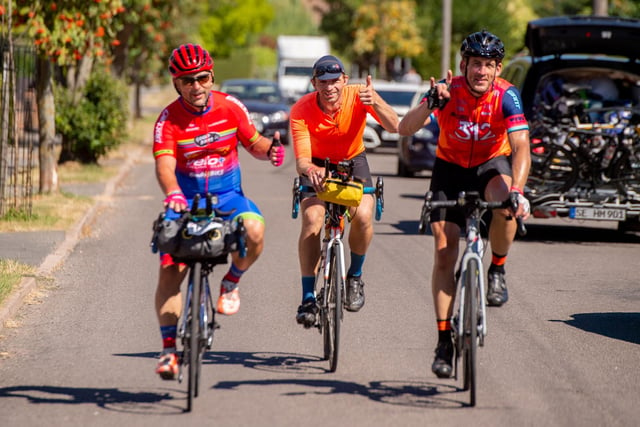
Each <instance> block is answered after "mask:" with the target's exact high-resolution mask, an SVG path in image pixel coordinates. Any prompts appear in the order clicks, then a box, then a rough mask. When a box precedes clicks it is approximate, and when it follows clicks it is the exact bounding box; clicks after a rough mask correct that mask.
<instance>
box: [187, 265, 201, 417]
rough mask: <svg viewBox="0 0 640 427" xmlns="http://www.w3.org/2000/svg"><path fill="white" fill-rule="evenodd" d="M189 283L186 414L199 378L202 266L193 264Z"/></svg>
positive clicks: (194, 396) (196, 390) (191, 403)
mask: <svg viewBox="0 0 640 427" xmlns="http://www.w3.org/2000/svg"><path fill="white" fill-rule="evenodd" d="M189 282H190V283H191V284H192V288H193V289H192V292H191V302H190V304H189V310H190V311H191V314H190V315H189V326H188V327H189V340H188V342H189V351H188V354H189V355H188V357H189V359H188V360H189V369H188V371H189V373H188V375H189V380H188V385H187V387H188V390H187V412H190V411H191V409H192V408H193V399H195V398H196V397H197V396H198V380H199V376H200V362H201V360H202V358H201V354H202V353H201V349H200V292H201V290H202V265H201V264H200V263H199V262H196V263H194V265H193V266H192V267H191V270H190V271H189Z"/></svg>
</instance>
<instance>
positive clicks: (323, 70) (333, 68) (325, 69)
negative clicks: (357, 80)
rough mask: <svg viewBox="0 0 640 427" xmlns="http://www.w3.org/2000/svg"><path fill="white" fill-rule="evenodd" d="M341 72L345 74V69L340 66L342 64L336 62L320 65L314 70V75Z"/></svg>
mask: <svg viewBox="0 0 640 427" xmlns="http://www.w3.org/2000/svg"><path fill="white" fill-rule="evenodd" d="M335 73H341V74H344V70H343V69H342V67H341V66H340V64H338V63H335V64H331V65H319V66H317V67H316V68H314V70H313V77H320V76H324V75H325V74H335Z"/></svg>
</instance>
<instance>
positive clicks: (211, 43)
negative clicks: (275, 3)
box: [199, 0, 274, 58]
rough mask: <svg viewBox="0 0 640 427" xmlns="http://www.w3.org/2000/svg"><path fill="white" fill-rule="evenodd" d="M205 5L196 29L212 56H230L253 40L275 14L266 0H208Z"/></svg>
mask: <svg viewBox="0 0 640 427" xmlns="http://www.w3.org/2000/svg"><path fill="white" fill-rule="evenodd" d="M206 6H207V7H206V10H205V11H204V14H203V15H204V16H205V17H204V18H202V20H201V21H200V25H199V32H200V35H201V37H202V41H203V43H204V44H205V46H206V47H207V49H208V50H209V52H210V53H211V54H212V55H213V56H214V57H225V58H226V57H229V56H230V55H231V52H232V51H233V49H236V48H240V47H246V46H248V45H249V44H250V43H251V42H254V41H255V39H256V38H257V35H258V34H259V33H261V32H262V30H263V29H264V28H265V26H266V25H267V24H268V23H269V22H270V21H271V20H272V19H273V15H274V11H273V8H272V7H271V5H270V4H269V2H268V1H267V0H244V1H241V2H239V1H236V0H209V2H208V3H207V4H206Z"/></svg>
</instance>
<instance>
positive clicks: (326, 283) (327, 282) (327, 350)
mask: <svg viewBox="0 0 640 427" xmlns="http://www.w3.org/2000/svg"><path fill="white" fill-rule="evenodd" d="M352 169H353V164H352V162H340V163H338V165H337V172H336V173H335V174H334V175H333V177H334V178H337V179H340V180H341V181H343V182H344V183H345V185H348V183H350V182H352V179H353V176H352ZM325 171H327V173H329V168H328V165H326V166H325ZM328 177H329V175H327V177H326V178H328ZM325 181H326V180H325ZM383 191H384V183H383V180H382V177H378V179H377V181H376V186H375V187H362V194H373V195H374V196H375V219H376V220H377V221H379V220H380V218H381V217H382V212H383V210H384V198H383ZM303 193H315V190H314V189H313V187H311V186H306V185H301V183H300V177H296V178H294V181H293V206H292V212H291V216H292V218H294V219H295V218H297V217H298V212H299V209H300V201H301V199H302V195H303ZM348 210H349V207H348V206H347V205H344V204H338V203H333V202H326V211H325V221H324V238H323V239H322V244H321V245H322V246H321V255H320V263H319V266H318V270H317V272H316V280H315V290H316V301H317V304H318V308H319V314H320V316H317V317H316V324H315V326H316V327H317V328H318V331H319V332H320V333H321V334H322V335H323V344H324V360H328V361H329V370H330V372H335V371H336V369H337V368H338V354H339V349H340V326H341V323H342V319H343V314H344V313H343V301H344V299H345V295H346V269H345V253H344V244H343V242H342V237H343V235H344V227H345V218H346V217H347V216H348ZM347 219H348V218H347Z"/></svg>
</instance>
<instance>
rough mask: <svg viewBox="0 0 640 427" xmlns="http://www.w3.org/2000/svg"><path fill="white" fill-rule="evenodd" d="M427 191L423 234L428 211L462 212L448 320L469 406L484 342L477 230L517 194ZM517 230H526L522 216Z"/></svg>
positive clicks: (481, 247) (421, 225)
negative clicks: (439, 196) (450, 195)
mask: <svg viewBox="0 0 640 427" xmlns="http://www.w3.org/2000/svg"><path fill="white" fill-rule="evenodd" d="M432 198H433V193H432V192H431V191H428V192H427V193H426V194H425V197H424V204H423V206H422V212H421V214H420V223H419V227H418V231H419V232H420V234H425V233H426V231H427V228H428V227H429V225H428V224H429V214H430V213H431V211H433V210H435V209H441V208H445V209H459V210H460V211H461V212H462V213H463V214H464V216H465V222H466V228H465V237H464V239H465V249H464V251H463V254H462V258H461V259H460V261H459V263H458V268H457V270H456V299H455V303H454V304H455V305H454V311H453V313H454V314H453V319H452V320H451V329H452V336H453V343H454V349H455V364H454V378H455V379H457V378H458V360H459V359H460V358H462V367H463V369H462V383H463V390H465V391H467V390H469V393H470V402H469V404H470V406H475V404H476V353H477V348H478V346H480V347H482V346H484V339H485V337H486V335H487V312H486V307H485V304H484V295H485V281H484V274H483V268H482V258H483V256H484V252H485V242H484V240H483V238H482V236H481V234H480V226H481V223H482V216H483V214H484V213H485V212H486V211H487V210H490V209H505V208H513V209H514V210H516V209H517V206H518V204H517V203H518V201H517V195H516V194H512V195H511V197H510V198H509V199H507V200H504V201H498V202H487V201H484V200H482V199H481V198H480V194H479V193H478V192H461V193H460V194H459V195H458V198H457V199H455V200H437V201H434V200H432ZM516 220H517V221H518V234H520V235H524V234H526V229H525V227H524V224H523V222H522V220H521V218H516Z"/></svg>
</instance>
